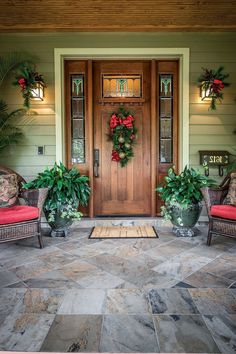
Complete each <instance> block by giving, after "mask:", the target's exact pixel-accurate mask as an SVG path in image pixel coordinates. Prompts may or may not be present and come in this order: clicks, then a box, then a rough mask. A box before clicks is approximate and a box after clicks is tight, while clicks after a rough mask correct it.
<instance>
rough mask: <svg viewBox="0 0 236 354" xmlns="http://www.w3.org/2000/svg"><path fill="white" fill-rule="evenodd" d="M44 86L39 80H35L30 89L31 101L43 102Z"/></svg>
mask: <svg viewBox="0 0 236 354" xmlns="http://www.w3.org/2000/svg"><path fill="white" fill-rule="evenodd" d="M44 88H45V84H44V82H43V81H41V80H36V81H35V83H34V85H33V87H32V88H31V97H30V99H31V100H35V101H43V98H44Z"/></svg>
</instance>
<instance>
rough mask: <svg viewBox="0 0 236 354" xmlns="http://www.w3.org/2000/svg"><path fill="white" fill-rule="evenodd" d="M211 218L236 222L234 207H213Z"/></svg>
mask: <svg viewBox="0 0 236 354" xmlns="http://www.w3.org/2000/svg"><path fill="white" fill-rule="evenodd" d="M211 216H216V217H218V218H223V219H230V220H236V206H234V205H213V206H212V207H211Z"/></svg>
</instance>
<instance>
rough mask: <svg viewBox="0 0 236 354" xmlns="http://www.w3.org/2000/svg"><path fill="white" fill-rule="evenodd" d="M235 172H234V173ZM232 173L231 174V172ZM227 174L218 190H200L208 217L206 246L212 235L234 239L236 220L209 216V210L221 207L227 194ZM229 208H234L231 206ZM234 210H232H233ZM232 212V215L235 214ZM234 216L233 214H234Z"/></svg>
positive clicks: (228, 178) (209, 242)
mask: <svg viewBox="0 0 236 354" xmlns="http://www.w3.org/2000/svg"><path fill="white" fill-rule="evenodd" d="M234 172H236V171H234ZM231 173H232V172H231ZM231 173H229V174H228V175H227V176H226V177H225V179H224V180H223V181H222V183H221V184H220V185H219V188H217V189H213V188H202V189H201V192H202V194H203V198H204V201H205V204H206V209H207V213H208V217H209V229H208V237H207V245H208V246H210V244H211V239H212V234H216V235H221V236H228V237H234V238H236V220H235V219H230V218H227V219H226V218H223V217H218V216H217V217H216V216H212V215H211V208H212V206H214V205H223V201H224V199H225V197H226V195H227V193H228V189H229V184H230V175H231ZM231 208H235V210H236V207H234V206H231ZM233 210H234V209H233ZM235 210H234V213H235ZM234 215H235V214H234Z"/></svg>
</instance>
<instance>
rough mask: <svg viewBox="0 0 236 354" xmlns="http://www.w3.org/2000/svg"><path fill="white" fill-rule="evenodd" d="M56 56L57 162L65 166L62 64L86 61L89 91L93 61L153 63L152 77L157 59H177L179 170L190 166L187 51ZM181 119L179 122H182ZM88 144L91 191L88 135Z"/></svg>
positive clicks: (135, 50)
mask: <svg viewBox="0 0 236 354" xmlns="http://www.w3.org/2000/svg"><path fill="white" fill-rule="evenodd" d="M54 55H55V113H56V161H57V162H60V161H62V162H65V149H64V147H65V132H64V121H65V117H64V90H63V87H64V60H66V59H67V60H69V59H78V60H88V81H89V82H90V83H91V85H90V87H91V88H90V89H91V90H92V60H93V59H94V60H96V59H99V60H109V59H110V60H112V59H114V60H119V59H120V60H122V59H124V60H125V59H126V60H127V59H136V60H142V59H146V60H152V65H151V70H152V77H156V75H153V74H155V72H156V71H155V70H156V69H155V61H156V60H160V59H162V60H163V59H178V60H179V112H178V115H179V117H180V119H179V129H178V131H179V139H178V140H179V146H178V150H179V161H178V164H179V167H180V169H181V168H183V166H184V165H186V164H188V162H189V49H188V48H133V49H128V48H119V49H118V48H96V49H95V48H92V49H88V48H80V49H74V48H72V49H69V48H60V49H58V48H57V49H55V50H54ZM154 81H155V80H152V86H151V96H152V97H154V95H155V94H156V82H154ZM88 97H91V98H90V104H88V106H89V107H90V108H89V110H88V117H87V119H88V121H89V125H90V129H91V130H90V133H91V132H92V131H93V107H92V91H91V96H90V95H89V96H88ZM153 102H154V100H153V99H152V100H151V125H152V127H153V128H155V126H156V124H157V123H156V107H154V104H153ZM181 117H182V119H181ZM156 134H157V133H156V129H152V135H151V188H152V190H154V189H155V187H156V151H155V150H156V149H155V148H154V145H155V141H156ZM88 139H89V141H90V145H91V146H90V156H89V170H90V176H89V177H90V183H91V187H93V173H92V171H93V165H92V160H93V159H92V153H93V135H92V134H89V137H88ZM92 199H93V198H91V202H90V207H89V216H90V217H93V216H94V212H93V209H94V208H93V200H92ZM151 206H152V216H155V215H154V214H155V210H156V195H155V193H153V194H152V199H151Z"/></svg>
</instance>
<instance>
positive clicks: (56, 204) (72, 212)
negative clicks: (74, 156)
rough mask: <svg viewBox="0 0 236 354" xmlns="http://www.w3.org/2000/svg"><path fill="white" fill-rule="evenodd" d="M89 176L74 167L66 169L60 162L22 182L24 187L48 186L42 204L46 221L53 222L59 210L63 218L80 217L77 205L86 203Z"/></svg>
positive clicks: (88, 190) (88, 192)
mask: <svg viewBox="0 0 236 354" xmlns="http://www.w3.org/2000/svg"><path fill="white" fill-rule="evenodd" d="M88 182H89V178H88V177H87V176H82V175H81V174H80V172H79V171H78V170H77V169H76V168H75V167H73V168H71V169H68V168H66V167H65V166H64V165H63V164H62V163H60V164H59V165H58V164H56V163H55V164H54V166H53V168H51V169H49V168H47V169H46V170H44V171H43V172H41V173H39V174H38V176H37V177H36V179H34V180H33V181H31V182H28V183H26V184H24V188H25V189H34V188H48V189H49V192H48V196H47V199H46V201H45V204H44V212H45V214H46V215H48V221H49V222H53V221H54V220H55V216H56V214H57V213H58V212H60V216H61V217H62V218H64V219H78V220H79V219H81V216H82V213H80V212H79V211H78V206H79V205H82V206H86V205H87V204H88V200H89V196H90V193H91V189H90V187H89V185H88Z"/></svg>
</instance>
